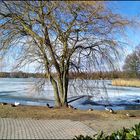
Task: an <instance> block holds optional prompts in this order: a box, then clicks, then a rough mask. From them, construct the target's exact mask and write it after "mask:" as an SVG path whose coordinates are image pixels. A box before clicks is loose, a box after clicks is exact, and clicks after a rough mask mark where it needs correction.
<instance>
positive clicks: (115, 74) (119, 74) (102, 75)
mask: <svg viewBox="0 0 140 140" xmlns="http://www.w3.org/2000/svg"><path fill="white" fill-rule="evenodd" d="M53 75H54V76H55V75H56V73H54V74H53ZM0 77H1V78H31V77H32V78H44V77H46V75H44V74H43V73H25V72H22V71H19V72H0ZM139 77H140V74H138V75H137V77H136V75H135V74H130V73H129V72H128V71H127V72H126V71H108V72H92V73H87V72H79V73H74V72H71V73H70V74H69V78H70V79H75V78H77V79H116V78H139Z"/></svg>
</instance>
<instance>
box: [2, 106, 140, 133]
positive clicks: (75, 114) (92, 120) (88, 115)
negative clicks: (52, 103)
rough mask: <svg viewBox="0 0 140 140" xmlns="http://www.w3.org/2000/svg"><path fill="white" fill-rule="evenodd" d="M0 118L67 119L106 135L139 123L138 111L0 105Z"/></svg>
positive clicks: (139, 112) (139, 115)
mask: <svg viewBox="0 0 140 140" xmlns="http://www.w3.org/2000/svg"><path fill="white" fill-rule="evenodd" d="M126 113H129V114H132V115H135V117H128V116H126ZM0 118H15V119H18V118H32V119H37V120H40V119H43V120H46V119H47V120H48V119H54V120H59V119H60V120H61V119H69V120H74V121H81V122H82V123H84V124H86V125H88V126H89V127H91V128H93V129H94V130H97V132H99V131H101V130H104V131H105V132H106V133H111V132H113V131H115V130H118V129H121V128H122V127H123V126H126V127H127V126H128V127H130V126H133V125H134V124H136V123H138V122H140V111H139V110H135V111H134V110H129V111H126V110H123V111H116V114H111V113H109V112H107V111H97V110H93V111H88V110H87V111H83V110H73V109H68V108H67V109H66V108H61V109H57V108H55V109H49V108H47V107H36V106H18V107H11V106H10V105H0ZM120 122H121V123H120Z"/></svg>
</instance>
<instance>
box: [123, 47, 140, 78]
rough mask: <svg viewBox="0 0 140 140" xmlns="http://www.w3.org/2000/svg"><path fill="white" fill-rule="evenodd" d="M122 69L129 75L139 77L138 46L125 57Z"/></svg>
mask: <svg viewBox="0 0 140 140" xmlns="http://www.w3.org/2000/svg"><path fill="white" fill-rule="evenodd" d="M123 69H124V71H125V72H126V73H127V74H128V75H129V76H132V77H135V78H140V77H139V76H140V46H137V47H136V48H135V50H134V51H133V52H132V53H131V54H129V55H128V56H127V57H126V59H125V63H124V66H123Z"/></svg>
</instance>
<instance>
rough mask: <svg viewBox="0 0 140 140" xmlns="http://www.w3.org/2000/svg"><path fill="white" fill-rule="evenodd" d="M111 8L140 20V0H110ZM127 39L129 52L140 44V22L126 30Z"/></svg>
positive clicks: (130, 17)
mask: <svg viewBox="0 0 140 140" xmlns="http://www.w3.org/2000/svg"><path fill="white" fill-rule="evenodd" d="M107 3H108V6H109V8H111V9H112V11H113V12H115V13H119V14H121V15H122V16H124V17H126V18H128V19H131V20H133V19H135V20H136V19H137V21H139V22H140V1H109V2H107ZM126 35H127V39H128V41H129V45H128V53H131V52H132V50H133V49H134V48H135V47H136V46H137V45H138V44H140V24H139V26H137V27H132V28H129V29H127V30H126Z"/></svg>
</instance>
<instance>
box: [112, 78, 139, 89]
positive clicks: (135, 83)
mask: <svg viewBox="0 0 140 140" xmlns="http://www.w3.org/2000/svg"><path fill="white" fill-rule="evenodd" d="M112 85H113V86H127V87H140V80H139V79H114V80H112Z"/></svg>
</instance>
